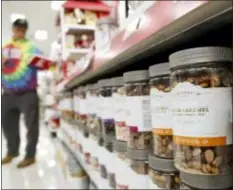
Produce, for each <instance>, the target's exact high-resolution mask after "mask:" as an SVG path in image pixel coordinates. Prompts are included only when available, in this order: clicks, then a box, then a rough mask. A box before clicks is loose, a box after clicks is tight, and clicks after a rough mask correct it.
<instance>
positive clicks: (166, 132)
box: [153, 128, 172, 136]
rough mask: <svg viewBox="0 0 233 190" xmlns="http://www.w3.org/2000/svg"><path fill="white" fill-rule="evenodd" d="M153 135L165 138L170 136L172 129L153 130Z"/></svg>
mask: <svg viewBox="0 0 233 190" xmlns="http://www.w3.org/2000/svg"><path fill="white" fill-rule="evenodd" d="M153 134H154V135H162V136H167V135H172V129H157V128H156V129H153Z"/></svg>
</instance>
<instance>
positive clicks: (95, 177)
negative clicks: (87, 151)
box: [58, 121, 112, 189]
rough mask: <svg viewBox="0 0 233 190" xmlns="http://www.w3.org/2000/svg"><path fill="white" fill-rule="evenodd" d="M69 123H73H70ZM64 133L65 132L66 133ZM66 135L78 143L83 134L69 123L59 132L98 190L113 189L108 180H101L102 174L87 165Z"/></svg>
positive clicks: (60, 137) (59, 136)
mask: <svg viewBox="0 0 233 190" xmlns="http://www.w3.org/2000/svg"><path fill="white" fill-rule="evenodd" d="M69 123H72V121H70V122H69ZM73 124H75V122H73ZM63 131H65V133H64V132H63ZM65 134H69V135H70V136H72V137H73V139H77V142H79V139H78V137H79V136H80V135H82V134H80V133H79V132H78V131H77V130H74V129H73V127H72V126H69V124H68V123H67V125H63V126H62V129H61V130H60V131H59V132H58V138H59V139H61V140H62V141H63V142H64V143H65V145H66V146H67V148H69V149H70V151H71V152H72V154H73V155H74V156H75V157H76V158H77V160H78V161H79V163H80V164H81V166H82V167H83V168H84V170H85V171H86V172H87V174H88V175H89V177H90V178H91V180H92V181H93V182H94V183H95V184H96V185H97V187H98V189H112V188H111V187H109V185H108V182H107V180H105V179H103V178H101V176H100V174H99V173H98V172H97V171H95V170H94V169H93V168H92V167H91V166H88V165H87V164H85V161H84V157H83V156H82V155H81V154H80V153H78V152H77V151H75V150H74V148H73V147H71V145H70V143H69V142H68V137H67V136H66V135H65Z"/></svg>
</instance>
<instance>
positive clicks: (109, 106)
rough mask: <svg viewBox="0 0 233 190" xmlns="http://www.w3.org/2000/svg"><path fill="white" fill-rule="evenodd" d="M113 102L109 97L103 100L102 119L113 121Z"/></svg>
mask: <svg viewBox="0 0 233 190" xmlns="http://www.w3.org/2000/svg"><path fill="white" fill-rule="evenodd" d="M113 118H114V113H113V102H112V98H111V97H105V98H103V110H102V119H113Z"/></svg>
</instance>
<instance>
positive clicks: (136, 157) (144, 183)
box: [127, 147, 150, 189]
mask: <svg viewBox="0 0 233 190" xmlns="http://www.w3.org/2000/svg"><path fill="white" fill-rule="evenodd" d="M149 152H150V150H147V152H146V151H145V150H137V149H132V148H129V147H128V148H127V153H128V158H129V159H130V160H129V166H130V168H131V170H132V171H133V172H132V174H131V176H132V178H131V179H130V181H129V189H148V187H149V180H148V174H149V163H148V154H149ZM138 182H139V183H138Z"/></svg>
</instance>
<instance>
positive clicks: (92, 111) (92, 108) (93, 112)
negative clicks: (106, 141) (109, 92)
mask: <svg viewBox="0 0 233 190" xmlns="http://www.w3.org/2000/svg"><path fill="white" fill-rule="evenodd" d="M97 90H98V89H97V84H93V85H91V86H90V94H89V100H88V107H89V109H88V119H87V126H88V131H89V134H90V137H91V138H93V139H94V140H97V139H98V138H97V128H98V127H99V126H98V125H99V121H98V119H97V111H98V110H97V104H98V102H97V97H98V96H97V95H98V94H97Z"/></svg>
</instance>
